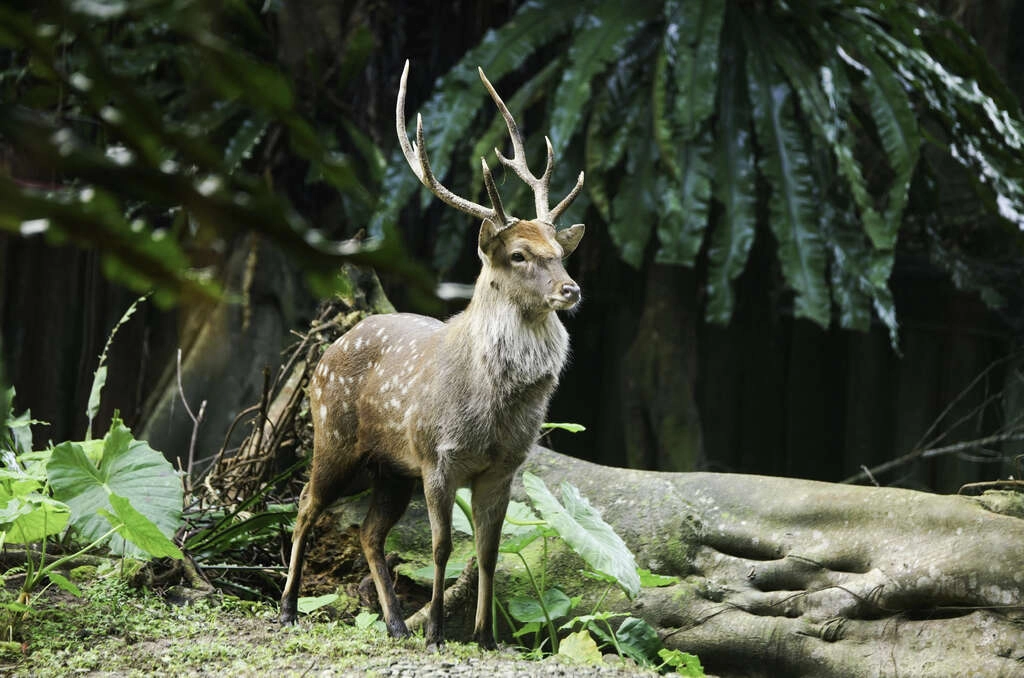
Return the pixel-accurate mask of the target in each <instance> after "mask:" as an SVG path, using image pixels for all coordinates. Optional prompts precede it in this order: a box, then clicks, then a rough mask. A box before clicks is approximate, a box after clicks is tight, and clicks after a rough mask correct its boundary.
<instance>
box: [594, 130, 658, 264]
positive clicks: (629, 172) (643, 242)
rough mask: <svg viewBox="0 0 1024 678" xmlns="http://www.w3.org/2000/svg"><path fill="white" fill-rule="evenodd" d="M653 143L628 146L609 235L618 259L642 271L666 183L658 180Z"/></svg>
mask: <svg viewBox="0 0 1024 678" xmlns="http://www.w3.org/2000/svg"><path fill="white" fill-rule="evenodd" d="M656 157H657V153H656V149H655V146H654V141H653V140H651V139H645V138H643V137H641V138H638V139H637V140H636V142H635V143H634V144H633V145H631V146H630V147H629V150H628V155H627V158H626V168H625V169H626V172H625V176H624V177H623V178H622V183H621V185H620V186H619V191H618V193H616V195H615V199H614V201H613V202H612V206H611V207H612V212H611V217H612V219H611V222H610V223H609V224H608V233H609V234H610V235H611V237H612V241H613V242H614V243H615V245H616V247H617V248H618V250H619V256H621V257H622V260H623V261H625V262H626V263H627V264H629V265H630V266H633V267H634V268H640V266H641V264H643V260H644V250H645V249H646V248H647V241H648V240H649V239H650V237H651V231H652V230H653V228H654V225H655V224H657V223H658V220H659V218H660V212H661V204H660V201H661V196H662V194H663V188H664V180H663V179H662V178H661V177H659V175H658V172H657V169H656V166H655V158H656Z"/></svg>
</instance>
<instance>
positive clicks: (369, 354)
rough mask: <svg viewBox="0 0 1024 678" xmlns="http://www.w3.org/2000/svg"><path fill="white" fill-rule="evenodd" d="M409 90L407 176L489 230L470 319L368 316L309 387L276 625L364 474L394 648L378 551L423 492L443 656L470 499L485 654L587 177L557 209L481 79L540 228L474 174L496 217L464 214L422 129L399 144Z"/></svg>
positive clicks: (568, 302)
mask: <svg viewBox="0 0 1024 678" xmlns="http://www.w3.org/2000/svg"><path fill="white" fill-rule="evenodd" d="M408 74H409V63H408V62H406V64H405V70H404V71H403V72H402V80H401V85H400V87H399V90H398V105H397V107H396V111H395V116H396V118H395V122H396V128H397V130H398V140H399V143H400V144H401V146H402V150H403V151H404V153H405V158H406V160H407V161H408V162H409V166H410V167H411V168H412V171H413V172H414V173H415V174H416V176H417V177H418V178H419V180H420V181H421V182H423V184H424V185H425V186H427V187H428V188H429V189H430V190H431V191H432V192H433V193H434V195H436V196H437V197H438V198H440V199H441V200H442V201H444V202H445V203H447V204H449V205H451V206H452V207H454V208H456V209H459V210H461V211H463V212H466V213H468V214H470V215H472V216H474V217H477V218H479V219H481V220H482V221H483V223H482V224H481V225H480V235H479V239H478V250H477V254H478V255H479V257H480V262H481V264H482V266H481V271H480V276H479V277H478V278H477V281H476V287H475V289H474V292H473V298H472V300H471V301H470V303H469V305H468V306H467V308H466V310H465V311H463V312H462V313H460V314H458V315H456V316H454V317H453V318H451V319H450V320H448V322H445V323H442V322H440V321H438V320H434V319H433V318H427V317H424V316H419V315H412V314H409V313H396V314H391V315H377V316H373V317H370V318H367V319H366V320H364V321H362V322H361V323H359V324H358V325H356V326H355V327H353V328H352V330H351V331H350V332H348V333H347V334H346V335H344V336H343V337H342V338H341V339H339V340H338V341H336V342H334V344H332V345H331V346H330V348H328V349H327V350H326V351H325V352H324V355H323V357H322V358H321V359H320V363H319V365H317V368H316V370H314V372H313V376H312V378H311V379H310V383H309V401H310V410H311V413H312V417H313V432H314V436H313V464H312V470H311V472H310V477H309V483H308V484H307V485H306V488H305V489H304V490H303V492H302V497H301V499H300V502H299V514H298V519H297V520H296V523H295V533H294V535H293V537H292V554H291V563H290V566H289V568H288V583H287V584H286V585H285V589H284V594H283V596H282V597H281V622H282V623H290V622H294V620H295V604H296V599H297V597H298V593H299V580H300V577H301V572H302V559H303V554H304V550H305V544H306V537H307V535H308V534H309V529H310V527H311V526H312V525H313V523H314V522H315V521H316V518H317V516H318V515H319V514H320V512H321V511H322V510H323V509H324V508H326V507H327V506H328V505H329V504H330V503H331V502H333V501H334V500H335V499H336V498H337V497H338V496H340V494H341V493H342V491H343V490H344V489H345V485H346V483H347V481H348V480H349V478H350V477H351V476H352V475H353V474H354V472H355V471H356V470H357V469H358V468H359V467H361V466H368V468H369V469H370V471H371V472H372V475H373V493H372V498H371V502H370V509H369V512H368V513H367V516H366V519H365V520H364V522H363V525H362V528H361V530H360V540H361V542H362V546H363V551H364V552H365V554H366V560H367V562H368V563H369V566H370V574H371V576H372V577H373V583H374V585H375V586H376V588H377V595H378V597H379V599H380V604H381V607H382V608H383V611H384V619H385V621H386V623H387V627H388V631H389V632H390V634H391V635H392V636H405V635H408V633H409V631H408V629H407V628H406V626H405V622H404V621H403V618H402V612H401V610H400V607H399V603H398V599H397V597H396V596H395V588H394V583H393V582H392V581H391V576H390V574H389V573H388V567H387V565H386V564H385V562H384V539H385V537H387V534H388V532H389V531H390V529H391V527H392V526H393V525H394V524H395V523H396V522H397V521H398V519H399V518H400V517H401V515H402V513H403V512H404V511H405V508H406V506H407V505H408V503H409V497H410V495H411V493H412V490H413V485H414V483H415V480H416V479H420V480H422V481H423V493H424V495H425V497H426V503H427V510H428V512H429V515H430V530H431V537H432V540H433V557H434V567H435V570H434V585H433V598H432V599H431V602H430V612H429V615H428V621H427V634H426V639H427V645H428V647H432V648H438V647H440V646H441V645H442V643H443V642H444V637H443V636H444V633H443V620H444V609H443V607H444V571H445V564H446V563H447V561H448V556H449V554H450V553H451V547H452V541H451V516H452V505H453V502H454V497H455V490H456V489H457V488H459V487H465V486H469V487H470V488H472V491H473V519H474V522H475V528H476V551H477V556H478V565H479V589H478V598H477V607H476V622H475V630H474V637H475V638H476V640H477V642H478V643H479V644H480V646H481V647H484V648H493V647H495V643H494V634H493V632H492V628H491V595H492V579H493V577H494V566H495V561H496V560H497V553H498V540H499V537H500V535H501V524H502V520H503V519H504V517H505V509H506V507H507V506H508V497H509V485H510V483H511V482H512V475H513V474H514V473H515V471H516V469H517V468H518V467H519V465H520V464H521V463H522V461H523V459H524V458H525V457H526V453H527V451H528V450H529V449H530V447H531V446H532V445H533V444H534V442H536V440H537V436H538V433H539V430H540V424H541V422H542V421H543V418H544V414H545V412H546V410H547V406H548V400H549V399H550V397H551V394H552V392H553V391H554V390H555V385H556V384H557V382H558V376H559V373H560V372H561V371H562V366H563V365H564V364H565V360H566V353H567V351H568V346H569V339H568V334H567V333H566V331H565V328H564V327H563V326H562V323H561V322H560V321H559V319H558V317H557V315H556V314H555V311H564V310H567V309H571V308H573V307H574V306H576V305H577V304H578V303H579V301H580V288H579V286H578V285H577V284H576V283H575V282H574V281H573V280H572V279H571V278H570V277H569V275H568V274H567V273H566V272H565V268H564V267H563V265H562V260H563V259H564V258H565V257H567V256H568V255H569V254H571V253H572V251H573V250H574V249H576V245H577V244H578V243H579V241H580V238H582V237H583V225H582V224H576V225H575V226H571V227H569V228H566V229H564V230H561V231H556V230H555V226H554V222H555V220H556V219H558V217H559V216H560V215H561V214H562V212H563V211H565V209H566V208H567V207H568V206H569V204H570V203H571V202H572V200H573V199H574V198H575V197H576V196H577V195H578V194H579V192H580V189H581V188H582V187H583V173H582V172H581V173H580V175H579V179H578V181H577V182H576V186H575V188H573V190H572V192H570V193H569V195H568V196H567V197H566V198H565V199H564V200H562V201H561V202H560V203H558V205H557V206H555V208H554V209H551V208H550V207H549V205H548V184H549V182H550V180H551V169H552V165H553V162H554V154H553V151H552V149H551V142H550V141H548V143H547V149H548V154H547V167H546V168H545V170H544V173H543V174H542V175H541V176H540V177H539V178H538V177H536V176H534V175H533V173H531V172H530V170H529V168H528V167H527V165H526V159H525V153H524V150H523V138H522V135H521V134H520V132H519V128H518V127H517V126H516V123H515V121H514V120H513V119H512V115H511V114H510V113H509V111H508V108H506V107H505V104H504V102H503V101H502V100H501V97H499V96H498V94H497V92H495V91H494V88H493V87H492V86H491V83H490V82H488V80H487V78H486V77H485V76H484V73H483V71H482V70H481V71H480V79H481V80H482V81H483V84H484V87H486V88H487V91H488V92H489V93H490V95H491V98H492V99H494V103H495V104H496V105H497V106H498V110H500V111H501V114H502V116H503V117H504V118H505V122H506V123H507V125H508V131H509V135H510V136H511V137H512V148H513V156H512V158H507V157H505V156H503V155H502V154H501V153H500V152H498V151H497V149H495V152H496V153H497V155H498V159H499V160H500V161H501V162H502V164H504V165H505V166H506V167H509V168H510V169H512V171H514V172H515V173H516V175H518V176H519V178H520V179H522V180H523V181H524V182H526V183H527V184H528V185H529V186H530V188H531V189H533V194H534V200H535V203H536V206H537V217H536V218H535V219H532V220H520V219H516V218H515V217H512V216H510V215H508V214H506V213H505V210H504V208H503V207H502V205H501V198H500V197H499V196H498V191H497V188H496V187H495V185H494V180H493V179H492V177H491V173H490V169H489V168H488V166H487V161H486V160H483V159H482V158H481V160H482V162H483V176H484V183H485V185H486V187H487V194H488V196H489V198H490V201H491V206H490V207H484V206H483V205H478V204H477V203H474V202H471V201H469V200H466V199H464V198H460V197H459V196H457V195H455V194H454V193H452V192H451V191H449V190H448V189H447V188H445V187H444V186H442V185H441V183H440V182H439V181H438V180H437V178H436V177H435V176H434V174H433V172H431V169H430V162H429V160H428V159H427V153H426V146H425V144H424V143H423V121H422V119H421V118H419V116H417V120H416V144H415V145H412V144H410V143H409V139H408V136H407V132H406V129H405V88H406V79H407V77H408Z"/></svg>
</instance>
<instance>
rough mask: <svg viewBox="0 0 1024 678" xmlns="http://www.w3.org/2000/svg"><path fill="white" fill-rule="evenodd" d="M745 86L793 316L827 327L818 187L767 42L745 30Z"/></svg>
mask: <svg viewBox="0 0 1024 678" xmlns="http://www.w3.org/2000/svg"><path fill="white" fill-rule="evenodd" d="M746 35H747V38H748V45H750V47H751V49H750V50H749V51H748V55H747V57H748V58H747V82H748V85H749V88H750V89H749V92H750V101H751V109H752V111H753V117H754V129H755V131H756V133H757V145H758V148H759V149H760V152H761V153H760V156H759V157H758V168H759V169H760V170H761V174H762V176H764V177H765V178H766V179H767V180H768V183H769V184H770V185H771V189H770V190H771V196H770V198H769V201H768V210H769V214H770V218H769V222H770V225H771V229H772V233H774V235H775V238H776V240H777V241H778V247H779V250H778V254H779V262H780V263H781V265H782V273H783V275H784V276H785V278H786V282H787V283H789V285H790V286H791V287H792V288H793V290H794V291H795V292H796V299H795V302H794V303H795V308H794V312H795V314H796V315H797V316H798V317H803V318H810V319H811V320H813V321H815V322H817V323H818V324H819V325H821V326H823V327H826V326H828V324H829V321H830V307H829V295H828V292H827V288H826V282H825V247H824V243H823V242H822V239H821V233H820V231H819V219H820V213H819V210H818V200H819V194H818V187H817V186H816V184H815V181H814V177H813V174H812V171H811V163H810V159H809V157H808V151H807V146H806V142H805V139H804V137H803V134H802V131H801V129H800V127H799V125H798V124H797V120H796V117H795V106H796V102H795V101H794V99H795V98H796V97H795V94H794V92H793V88H792V86H791V85H790V83H789V82H787V81H786V80H785V78H784V77H783V76H782V73H781V72H780V71H779V69H778V68H777V67H776V65H775V64H774V63H773V62H772V61H769V59H768V57H767V55H768V54H770V50H769V47H768V45H767V44H766V41H763V40H761V39H760V37H759V35H758V34H757V33H756V31H755V30H753V29H752V27H751V30H747V31H746Z"/></svg>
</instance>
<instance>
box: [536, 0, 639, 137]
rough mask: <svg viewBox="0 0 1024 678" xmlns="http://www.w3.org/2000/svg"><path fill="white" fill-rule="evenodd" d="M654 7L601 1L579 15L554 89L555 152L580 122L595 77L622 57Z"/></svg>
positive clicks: (552, 128)
mask: <svg viewBox="0 0 1024 678" xmlns="http://www.w3.org/2000/svg"><path fill="white" fill-rule="evenodd" d="M564 4H566V5H571V4H572V3H564ZM654 6H655V3H654V2H653V0H632V2H627V1H625V0H602V1H601V2H599V3H598V4H597V5H596V6H595V7H593V8H592V9H591V11H589V12H586V13H580V14H579V24H578V26H577V29H576V30H575V32H574V34H573V39H572V43H571V44H570V46H569V63H568V65H567V67H566V69H565V71H564V72H563V73H562V81H561V83H559V85H558V89H557V90H556V91H555V95H554V102H553V106H552V109H551V116H550V120H549V125H550V132H549V136H550V137H551V144H552V146H554V148H555V152H556V153H559V152H561V151H563V150H564V149H565V147H566V146H568V144H569V139H570V138H571V137H572V135H573V134H574V133H575V132H576V129H577V128H578V127H579V125H580V123H581V122H582V121H583V117H584V116H583V110H584V108H585V107H586V103H587V102H588V101H589V100H590V98H591V82H592V81H593V79H594V77H595V76H597V75H598V74H599V73H601V72H602V71H603V70H604V69H605V67H606V66H607V65H608V64H609V63H613V62H615V61H617V60H618V59H621V58H622V56H623V55H624V54H625V53H626V51H627V50H628V49H629V48H630V46H631V42H632V39H633V37H634V36H635V35H636V34H637V32H638V31H639V30H640V28H641V27H643V25H644V23H645V22H646V21H647V20H648V19H649V18H650V13H651V11H652V9H653V8H654Z"/></svg>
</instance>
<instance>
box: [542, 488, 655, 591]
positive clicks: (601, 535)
mask: <svg viewBox="0 0 1024 678" xmlns="http://www.w3.org/2000/svg"><path fill="white" fill-rule="evenodd" d="M523 487H524V488H525V489H526V493H527V494H528V495H529V496H530V500H531V501H533V505H534V507H535V508H536V509H537V511H538V512H539V513H540V515H541V517H542V518H543V519H544V520H546V521H547V522H548V523H549V524H550V525H551V527H553V528H554V529H555V530H556V531H557V532H558V534H559V536H560V537H562V539H564V540H565V543H566V544H568V545H569V546H570V547H571V548H572V550H573V551H575V552H576V553H577V554H579V556H580V557H581V558H583V560H584V561H586V563H587V564H588V565H590V567H592V568H593V569H595V570H597V571H598V572H600V573H603V574H607V575H610V576H612V577H614V578H615V580H616V581H617V582H618V584H619V586H620V587H622V589H623V590H624V591H625V592H626V593H627V594H628V595H629V596H630V597H633V596H636V594H637V593H639V591H640V576H639V575H638V574H637V567H636V559H635V558H634V557H633V553H632V552H631V551H630V550H629V547H628V546H626V543H625V542H624V541H622V538H621V537H620V536H619V535H617V534H616V533H615V530H614V529H612V526H611V525H609V524H608V523H606V522H605V521H604V519H602V518H601V514H600V513H598V512H597V510H596V509H595V508H594V507H593V506H591V505H590V502H589V501H587V499H586V498H585V497H583V496H582V495H580V491H579V489H578V488H576V487H575V486H574V485H572V484H570V483H568V482H562V484H561V492H562V501H561V502H559V501H558V499H556V498H555V496H554V495H553V494H551V492H550V491H549V490H548V488H547V485H545V484H544V481H543V480H541V479H540V478H538V477H537V476H535V475H533V474H532V473H530V472H529V471H526V472H524V473H523Z"/></svg>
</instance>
